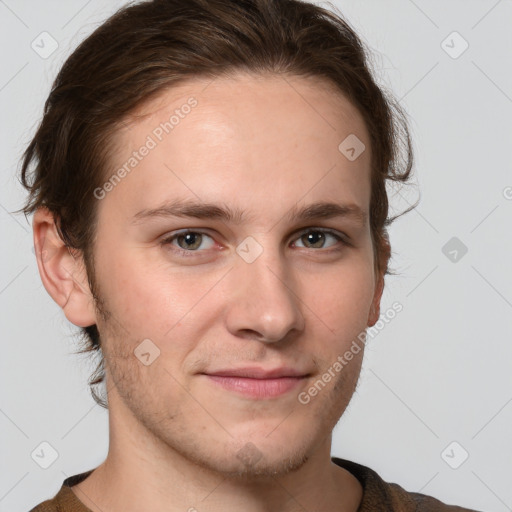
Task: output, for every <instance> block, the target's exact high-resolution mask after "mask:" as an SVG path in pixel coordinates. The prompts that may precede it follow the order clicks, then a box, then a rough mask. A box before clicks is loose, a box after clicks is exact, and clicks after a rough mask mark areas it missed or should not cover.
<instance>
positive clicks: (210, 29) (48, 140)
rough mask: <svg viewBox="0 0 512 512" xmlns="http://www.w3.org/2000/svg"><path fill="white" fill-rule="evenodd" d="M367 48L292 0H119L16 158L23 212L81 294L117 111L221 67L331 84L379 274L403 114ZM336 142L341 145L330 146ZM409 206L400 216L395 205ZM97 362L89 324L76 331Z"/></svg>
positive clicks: (401, 160) (335, 22)
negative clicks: (48, 224) (55, 241)
mask: <svg viewBox="0 0 512 512" xmlns="http://www.w3.org/2000/svg"><path fill="white" fill-rule="evenodd" d="M368 57H369V53H368V50H367V49H366V48H365V47H364V45H363V43H362V42H361V40H360V39H359V37H358V36H357V35H356V33H355V32H354V30H353V29H352V28H351V27H350V25H349V24H348V23H347V22H346V21H345V20H344V19H343V17H342V16H341V15H339V14H335V13H333V12H330V11H328V10H326V9H324V8H321V7H318V6H316V5H313V4H311V3H307V2H303V1H300V0H150V1H143V2H138V3H135V4H130V5H127V6H125V7H123V8H121V9H120V10H118V11H117V12H116V13H115V14H114V15H113V16H111V17H110V18H109V19H108V20H107V21H105V22H104V23H103V24H102V25H100V26H99V27H98V28H97V29H96V30H95V31H94V32H93V33H92V34H91V35H90V36H89V37H87V38H86V39H85V40H84V41H83V42H82V43H81V44H80V45H79V46H78V48H76V50H75V51H74V52H73V53H72V54H71V56H70V57H69V58H68V59H67V60H66V62H65V63H64V65H63V66H62V68H61V70H60V72H59V73H58V75H57V78H56V79H55V82H54V83H53V86H52V89H51V92H50V95H49V97H48V99H47V100H46V103H45V106H44V115H43V118H42V121H41V123H40V125H39V127H38V129H37V132H36V134H35V136H34V138H33V139H32V141H31V142H30V144H29V146H28V147H27V149H26V151H25V153H24V155H23V160H22V166H21V172H20V177H21V182H22V184H23V186H24V187H25V188H26V189H27V190H28V191H29V197H28V199H27V202H26V204H25V205H24V207H23V209H22V211H23V212H24V213H25V215H28V214H31V213H33V212H34V211H35V210H36V209H37V208H39V207H42V206H45V207H46V208H48V209H49V210H50V212H52V214H53V215H54V218H55V219H56V224H57V228H58V230H59V234H60V236H61V238H62V240H63V241H64V242H65V244H66V245H67V246H68V247H70V248H74V249H76V250H78V251H81V253H82V255H83V258H84V262H85V264H86V269H87V274H88V280H89V284H90V286H91V290H92V291H93V296H94V297H95V299H97V296H96V294H95V292H94V290H95V289H96V287H95V279H94V260H93V252H94V251H93V240H94V233H95V227H96V211H97V208H96V207H97V203H96V201H97V199H96V197H95V195H94V193H93V191H94V190H95V189H96V188H97V187H98V186H101V184H102V183H103V182H104V181H105V176H106V171H107V166H108V153H109V147H110V146H109V144H111V141H112V138H113V135H114V134H115V131H116V128H117V127H118V126H120V125H121V123H122V121H123V119H124V118H126V116H127V115H129V114H130V113H132V112H134V110H135V109H136V108H137V107H139V106H141V105H142V104H143V103H145V102H147V101H149V100H150V99H151V98H153V97H155V96H156V95H157V94H158V93H159V92H162V91H163V90H164V89H166V88H169V87H171V86H173V85H176V84H178V83H179V82H183V81H185V80H187V79H193V78H194V77H211V78H215V77H219V76H223V75H228V74H229V73H231V72H233V71H248V72H253V73H254V72H256V73H268V72H270V73H275V74H283V73H286V74H291V75H296V76H304V77H317V78H322V79H324V80H326V81H328V82H330V83H331V84H334V85H335V87H336V88H337V90H338V91H340V92H341V93H343V94H344V95H345V96H346V97H347V98H348V99H349V100H350V101H351V102H352V104H353V105H354V106H355V107H356V108H357V109H358V110H359V112H360V114H361V115H362V117H363V119H364V121H365V123H366V126H367V129H368V132H369V135H370V144H371V149H372V170H371V173H372V175H371V200H370V227H371V235H372V241H373V247H374V259H375V268H376V271H377V272H382V273H385V274H389V273H390V271H389V269H388V265H387V262H388V258H389V254H390V250H389V244H388V235H387V229H386V227H387V226H388V225H389V224H390V223H391V222H392V220H394V219H395V218H396V217H397V216H395V217H394V218H389V217H388V197H387V193H386V182H387V181H388V180H391V181H394V182H402V183H405V182H407V181H408V179H409V176H410V174H411V170H412V163H413V154H412V148H411V141H410V135H409V130H408V127H407V121H406V116H405V113H404V112H403V111H402V109H401V108H400V106H399V104H398V102H396V101H395V100H394V99H393V97H392V95H390V94H389V93H387V92H385V91H384V89H382V88H380V87H379V86H378V85H377V84H376V81H375V80H374V78H373V77H372V74H371V72H370V69H369V61H368ZM340 142H341V141H340ZM407 211H409V210H407ZM81 333H82V335H83V336H82V339H83V341H84V342H85V345H84V346H85V348H84V349H83V350H81V351H80V352H96V353H98V354H99V356H100V362H99V364H98V367H97V368H96V371H95V372H94V374H93V375H92V376H91V379H90V380H89V385H90V387H91V393H92V396H93V398H94V399H95V400H96V402H97V403H98V404H100V405H102V406H103V407H105V408H107V404H106V401H105V400H104V399H103V398H101V397H100V396H98V394H97V393H96V391H95V386H96V385H98V384H101V383H102V382H103V381H104V360H103V357H102V352H101V347H100V336H99V332H98V330H97V327H96V325H91V326H89V327H86V328H82V329H81Z"/></svg>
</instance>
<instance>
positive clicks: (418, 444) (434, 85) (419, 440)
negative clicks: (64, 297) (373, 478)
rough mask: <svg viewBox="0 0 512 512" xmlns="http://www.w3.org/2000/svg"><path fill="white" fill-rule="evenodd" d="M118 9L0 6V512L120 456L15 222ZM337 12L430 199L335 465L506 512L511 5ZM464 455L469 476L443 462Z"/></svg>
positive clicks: (355, 7) (369, 3) (392, 4)
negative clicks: (78, 77) (26, 158)
mask: <svg viewBox="0 0 512 512" xmlns="http://www.w3.org/2000/svg"><path fill="white" fill-rule="evenodd" d="M123 3H124V2H122V1H117V2H116V1H113V0H109V1H100V0H89V1H84V0H72V1H71V0H69V1H66V2H58V1H55V0H53V1H49V0H46V1H45V2H36V1H34V0H32V1H28V0H0V41H1V49H2V50H1V51H2V62H1V70H2V72H1V77H0V105H1V112H2V121H1V127H2V133H1V137H0V155H1V168H0V170H1V180H2V181H1V183H2V184H1V189H0V221H1V229H2V234H1V240H2V248H3V249H2V265H1V268H2V271H1V276H0V308H1V309H0V310H1V314H2V319H1V322H2V323H1V325H2V338H3V340H2V357H1V358H0V365H1V366H0V381H1V397H0V429H1V433H2V436H1V446H0V461H2V462H1V464H2V466H1V473H0V475H1V481H0V511H1V512H4V511H5V512H7V511H9V512H26V511H27V510H28V509H30V508H31V507H33V506H34V505H35V504H36V503H39V502H40V501H43V500H44V499H47V498H50V497H52V496H53V495H54V494H55V493H56V492H57V490H58V489H59V488H60V485H61V484H62V480H63V479H64V478H65V477H66V476H69V475H73V474H76V473H78V472H82V471H85V470H88V469H91V468H93V467H95V466H97V465H99V464H100V463H101V462H102V461H103V459H104V457H105V456H106V452H107V448H108V416H107V413H106V412H105V411H104V410H103V409H101V408H100V407H98V406H97V405H95V403H94V401H93V400H92V398H91V397H90V395H89V391H88V387H87V377H88V376H89V373H90V371H91V369H92V365H91V364H89V363H88V362H87V360H86V359H85V358H84V357H83V356H82V357H78V356H73V355H71V353H72V351H73V350H74V349H75V348H76V344H75V341H74V338H73V333H74V332H75V331H76V328H74V327H73V326H71V325H70V324H69V323H68V322H67V321H66V319H65V317H64V315H63V314H62V313H61V311H60V310H59V308H58V307H57V305H56V304H54V303H53V301H52V300H51V299H50V297H49V296H48V295H47V293H46V291H45V290H44V288H43V287H42V285H41V281H40V278H39V274H38V271H37V266H36V262H35V256H34V254H33V252H32V233H31V227H30V224H28V223H27V222H26V221H25V219H24V217H23V216H19V215H18V216H16V215H12V214H11V213H10V212H12V211H14V210H16V209H17V208H19V207H20V206H21V204H22V201H23V198H24V192H23V191H22V188H21V186H20V185H19V184H18V182H17V178H16V176H15V173H16V170H17V168H18V164H19V158H20V156H21V152H22V151H23V149H24V148H25V145H26V144H27V143H28V141H29V140H30V137H31V135H32V134H33V133H34V129H35V127H36V125H37V123H38V121H39V119H40V117H41V113H42V107H43V103H44V100H45V99H46V97H47V95H48V92H49V88H50V84H51V81H52V80H53V78H54V77H55V75H56V73H57V71H58V69H59V67H60V65H61V64H62V63H63V61H64V59H65V58H66V57H67V56H68V55H69V54H70V52H71V51H72V49H73V48H74V47H75V46H76V45H77V44H78V43H79V42H80V41H81V40H82V39H83V38H84V37H85V36H86V35H88V34H89V33H90V32H91V31H92V30H93V29H94V28H95V27H96V26H97V24H98V23H100V22H101V21H102V20H104V19H105V18H106V16H107V15H109V14H110V13H111V12H113V11H114V10H115V9H116V8H117V7H119V6H120V5H122V4H123ZM335 5H336V6H337V7H338V8H339V9H340V10H341V11H342V12H343V13H344V15H345V16H346V17H347V18H348V20H349V21H350V22H351V23H352V25H353V26H354V27H355V28H356V29H357V30H358V31H359V34H360V35H361V36H362V37H363V39H364V40H365V41H366V42H367V43H368V44H369V45H370V47H371V48H373V49H374V50H375V65H376V67H377V68H378V69H377V71H378V76H379V79H380V81H381V83H382V84H384V85H386V86H388V87H390V88H391V89H392V90H393V91H394V93H395V95H396V96H397V97H398V98H399V99H400V101H401V103H402V105H403V106H404V107H405V108H406V110H407V111H408V113H409V115H410V118H411V129H412V133H413V137H414V144H415V150H416V176H417V178H416V181H417V187H416V188H412V189H409V190H405V191H404V190H402V191H401V192H400V194H397V195H396V196H395V197H394V201H395V203H394V204H395V205H396V208H397V210H400V209H402V208H403V207H405V206H407V203H408V202H413V201H414V200H415V199H416V197H417V196H418V194H420V193H421V202H420V205H419V207H418V208H417V209H416V211H413V212H411V213H409V214H408V215H406V216H405V217H403V218H401V219H400V220H398V221H397V222H396V223H395V224H394V225H393V227H392V229H391V232H390V234H391V241H392V246H393V261H392V266H393V268H395V269H396V270H397V272H399V275H398V276H396V277H390V278H388V279H387V285H386V290H385V293H384V298H383V303H382V310H383V311H385V310H386V309H387V308H389V307H390V306H391V304H392V303H393V302H395V301H398V302H400V303H401V304H402V305H403V311H402V312H400V313H399V314H398V315H397V316H396V317H395V318H394V319H393V320H392V321H391V322H390V323H388V324H386V326H385V328H384V329H382V330H381V331H380V332H379V334H378V335H377V336H376V337H374V338H373V339H372V340H371V341H370V343H369V344H368V346H367V349H366V358H365V362H364V365H363V372H362V375H361V379H360V384H359V387H358V390H357V392H356V395H355V396H354V398H353V401H352V403H351V404H350V406H349V409H348V410H347V412H346V414H345V415H344V416H343V418H342V420H341V421H340V423H339V424H338V426H337V428H336V430H335V435H334V443H333V454H334V455H337V456H340V457H343V458H347V459H351V460H354V461H356V462H359V463H362V464H365V465H368V466H370V467H372V468H373V469H375V470H376V471H377V472H379V474H380V475H381V476H382V477H383V478H384V479H385V480H388V481H394V482H397V483H399V484H400V485H402V486H403V487H405V488H406V489H407V490H409V491H419V492H422V493H425V494H429V495H432V496H436V497H438V498H439V499H441V500H443V501H446V502H448V503H456V504H459V505H462V506H467V507H472V508H475V509H479V510H485V511H494V512H502V511H506V510H512V487H511V486H510V482H511V481H512V439H511V435H510V432H511V426H512V377H511V371H510V367H511V362H512V340H511V333H512V314H511V313H512V280H511V277H512V271H511V269H510V265H511V255H512V241H511V236H510V233H511V229H510V227H511V219H512V200H511V199H512V172H511V171H512V169H511V159H510V153H509V152H510V148H511V147H512V140H511V139H512V129H511V124H512V123H511V120H512V70H511V63H512V59H511V50H512V30H511V26H512V1H510V0H500V1H496V0H478V1H477V0H471V1H469V0H450V1H441V0H435V1H433V0H430V1H427V0H415V1H414V2H413V1H412V0H387V1H382V0H381V1H379V0H366V1H357V0H339V1H337V2H335ZM43 31H47V32H48V33H49V34H51V36H52V37H53V38H54V39H55V40H56V41H57V42H58V49H57V50H56V51H55V52H54V53H53V54H52V55H50V56H49V57H48V58H47V59H43V58H41V57H40V56H39V55H38V54H37V53H36V52H35V51H34V50H33V49H32V48H31V43H32V41H33V40H36V42H37V41H38V40H40V39H38V37H40V36H39V35H40V34H41V33H42V32H43ZM454 31H456V32H458V33H459V34H460V36H458V35H453V34H452V33H453V32H454ZM443 41H445V42H444V43H443ZM464 41H466V42H467V43H468V44H469V47H468V48H467V50H466V51H465V52H464V53H462V54H461V55H458V54H459V53H460V51H461V50H462V49H463V48H464V45H465V43H464ZM46 48H48V46H46ZM449 53H451V55H450V54H449ZM454 57H457V58H454ZM452 237H457V238H458V239H459V240H460V242H462V243H463V244H464V245H465V246H466V247H467V249H468V252H467V254H465V255H464V256H462V257H461V254H462V253H461V252H460V250H459V249H456V250H458V252H457V261H455V262H454V261H451V260H450V258H452V259H453V258H454V257H455V253H453V252H452V254H451V255H450V254H449V253H448V251H449V250H453V248H451V247H448V249H447V250H445V252H447V253H448V256H449V257H447V256H445V254H444V253H443V251H442V248H443V247H444V245H445V244H446V243H447V242H448V241H449V240H450V239H451V238H452ZM456 243H459V242H456ZM459 245H460V244H459ZM43 441H46V442H48V443H50V445H52V446H53V447H54V448H55V449H56V450H57V452H58V455H59V456H58V458H57V460H56V461H55V462H54V463H53V464H52V465H51V466H50V467H49V468H48V469H42V468H41V467H39V465H37V464H36V462H34V460H33V459H32V458H31V453H32V452H33V451H34V450H35V449H36V448H37V447H38V446H39V445H40V443H41V442H43ZM453 441H455V442H456V443H458V444H456V445H452V446H451V447H450V448H449V449H448V450H447V451H445V449H446V448H447V447H448V446H449V445H450V443H452V442H453ZM465 452H467V453H468V454H469V457H468V459H467V460H466V461H465V462H464V463H463V464H462V465H460V467H458V469H452V467H450V466H449V465H448V463H447V462H446V461H448V462H450V463H451V464H452V465H457V464H458V463H460V461H461V460H462V458H463V456H464V454H465ZM443 453H444V456H443V455H442V454H443Z"/></svg>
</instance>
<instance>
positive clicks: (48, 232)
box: [33, 207, 96, 327]
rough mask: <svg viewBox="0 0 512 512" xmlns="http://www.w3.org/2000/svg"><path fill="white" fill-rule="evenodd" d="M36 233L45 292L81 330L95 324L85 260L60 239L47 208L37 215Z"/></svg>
mask: <svg viewBox="0 0 512 512" xmlns="http://www.w3.org/2000/svg"><path fill="white" fill-rule="evenodd" d="M33 233H34V248H35V253H36V257H37V266H38V269H39V274H40V276H41V280H42V282H43V285H44V287H45V289H46V291H47V292H48V293H49V294H50V296H51V297H52V299H53V300H54V301H55V302H56V303H57V304H58V305H59V306H60V307H61V308H62V310H63V311H64V314H65V315H66V318H67V319H68V320H69V321H70V322H71V323H73V324H74V325H77V326H79V327H87V326H89V325H93V324H95V323H96V317H95V312H94V307H93V304H94V303H93V299H92V294H91V291H90V289H89V283H88V281H87V273H86V270H85V265H84V263H83V258H82V257H81V256H80V255H74V254H72V252H71V251H70V249H69V248H68V247H67V246H66V244H65V243H64V242H63V240H62V239H61V238H60V235H59V233H58V230H57V227H56V225H55V219H54V216H53V214H52V213H51V212H50V211H49V210H48V209H47V208H44V207H43V208H39V209H38V210H37V211H36V212H35V213H34V220H33Z"/></svg>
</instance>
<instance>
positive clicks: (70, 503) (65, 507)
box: [29, 469, 93, 512]
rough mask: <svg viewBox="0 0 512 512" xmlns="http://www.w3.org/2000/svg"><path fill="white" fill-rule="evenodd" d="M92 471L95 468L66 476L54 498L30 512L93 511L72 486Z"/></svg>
mask: <svg viewBox="0 0 512 512" xmlns="http://www.w3.org/2000/svg"><path fill="white" fill-rule="evenodd" d="M92 472H93V470H92V469H91V470H90V471H86V472H85V473H80V474H78V475H73V476H70V477H68V478H66V480H64V482H63V483H62V486H61V488H60V490H59V492H58V493H57V494H56V495H55V496H54V497H53V498H51V499H49V500H46V501H43V502H42V503H40V504H39V505H36V506H35V507H34V508H33V509H31V510H30V511H29V512H91V511H90V510H89V509H88V508H87V507H85V505H84V504H83V503H82V502H81V501H80V500H79V499H78V498H77V497H76V496H75V493H74V492H73V491H72V490H71V487H72V486H73V485H76V484H78V483H80V482H82V481H83V480H85V479H86V478H87V477H88V476H89V475H90V474H91V473H92Z"/></svg>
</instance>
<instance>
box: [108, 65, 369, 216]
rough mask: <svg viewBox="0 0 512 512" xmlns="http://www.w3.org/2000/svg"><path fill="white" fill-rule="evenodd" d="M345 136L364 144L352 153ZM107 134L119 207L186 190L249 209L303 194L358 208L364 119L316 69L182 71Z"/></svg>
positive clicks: (364, 168) (184, 194)
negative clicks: (313, 74)
mask: <svg viewBox="0 0 512 512" xmlns="http://www.w3.org/2000/svg"><path fill="white" fill-rule="evenodd" d="M354 137H355V139H354ZM347 140H348V141H349V144H348V145H351V143H352V146H353V145H354V144H353V141H354V140H356V141H360V143H361V144H364V147H365V149H364V151H362V152H361V154H360V155H359V156H358V157H357V158H356V159H350V158H347V153H346V152H344V151H345V150H346V147H345V146H347V144H346V143H344V141H347ZM114 142H115V150H114V151H113V152H112V154H111V157H110V168H109V172H108V173H107V176H106V178H107V180H108V178H109V177H111V176H112V175H113V174H115V173H116V172H117V170H119V169H121V168H122V167H123V166H124V168H125V170H126V171H127V172H125V173H122V174H123V179H122V182H121V183H119V184H116V186H115V187H113V188H114V190H112V192H110V193H109V195H108V202H111V201H118V202H119V205H118V207H119V209H120V210H121V211H122V212H123V213H124V214H125V215H130V214H132V213H133V210H137V211H138V210H140V209H143V208H145V207H149V206H155V205H156V204H158V203H163V202H165V201H166V200H168V199H169V198H179V199H188V198H192V197H193V198H194V199H199V200H203V199H204V200H205V201H206V200H207V201H208V202H210V203H211V202H215V201H217V200H218V201H221V202H224V203H226V202H230V203H233V202H236V203H237V204H236V206H237V207H239V208H240V209H250V207H253V209H254V211H257V210H258V209H259V210H261V209H264V208H267V209H270V210H276V211H277V209H278V207H279V206H281V208H284V207H285V206H286V207H291V206H293V204H294V203H296V202H298V201H300V200H302V199H304V200H306V201H307V200H308V197H310V198H311V199H312V200H318V199H322V200H326V199H332V200H341V199H346V200H347V201H352V202H354V203H359V204H360V205H361V207H363V208H366V209H368V203H369V193H370V186H369V184H370V158H371V155H370V144H369V137H368V133H367V129H366V126H365V123H364V120H363V118H362V116H361V115H360V113H359V111H358V110H357V109H356V108H355V107H354V106H353V105H352V104H351V103H350V102H349V101H348V100H347V99H346V98H345V97H344V96H343V95H342V94H341V93H340V92H338V91H337V90H336V89H335V88H334V86H332V85H331V84H329V83H328V82H326V81H323V80H320V79H318V78H309V77H308V78H306V77H297V76H286V75H266V76H263V75H250V74H241V73H240V74H236V75H234V76H231V77H222V78H220V77H219V78H215V79H213V80H212V79H194V80H189V81H187V82H184V83H181V84H180V85H178V86H174V87H171V88H169V89H167V90H165V91H164V92H162V93H160V94H159V95H158V96H157V97H156V98H154V99H152V100H151V101H149V102H147V103H145V104H144V105H143V106H142V107H140V108H139V109H138V110H137V111H136V112H134V113H133V114H131V115H130V116H129V117H128V118H127V119H126V122H125V124H124V127H123V128H122V129H120V130H118V131H117V133H116V134H115V137H114ZM340 144H341V146H340ZM356 144H357V143H356ZM144 147H146V148H149V149H147V150H143V151H140V150H142V149H143V148H144ZM361 147H363V146H362V145H361V146H358V147H357V148H356V150H357V151H358V152H359V151H360V150H361ZM134 152H136V153H141V152H143V153H144V156H142V157H140V154H139V155H138V156H134ZM349 156H350V154H349ZM128 162H129V163H130V164H129V165H126V164H127V163H128ZM131 164H133V165H131ZM257 200H259V202H257ZM103 203H107V201H104V202H103ZM103 207H104V204H102V205H101V208H103Z"/></svg>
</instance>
